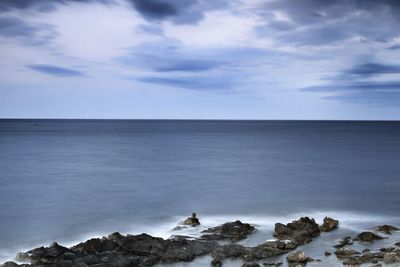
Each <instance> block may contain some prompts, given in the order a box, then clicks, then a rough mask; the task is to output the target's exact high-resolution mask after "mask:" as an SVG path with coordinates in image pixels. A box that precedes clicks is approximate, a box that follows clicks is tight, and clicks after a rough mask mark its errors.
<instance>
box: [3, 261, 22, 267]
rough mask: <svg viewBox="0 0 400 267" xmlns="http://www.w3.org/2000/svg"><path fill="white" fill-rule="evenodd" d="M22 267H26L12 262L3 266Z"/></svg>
mask: <svg viewBox="0 0 400 267" xmlns="http://www.w3.org/2000/svg"><path fill="white" fill-rule="evenodd" d="M20 266H24V265H18V264H16V263H15V262H12V261H7V262H5V263H4V264H3V265H2V267H20Z"/></svg>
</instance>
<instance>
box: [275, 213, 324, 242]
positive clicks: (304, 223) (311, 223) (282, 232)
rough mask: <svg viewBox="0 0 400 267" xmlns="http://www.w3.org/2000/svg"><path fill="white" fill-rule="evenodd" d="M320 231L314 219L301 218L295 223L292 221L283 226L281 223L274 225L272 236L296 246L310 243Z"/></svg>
mask: <svg viewBox="0 0 400 267" xmlns="http://www.w3.org/2000/svg"><path fill="white" fill-rule="evenodd" d="M319 234H320V230H319V227H318V224H317V223H316V222H315V220H314V219H310V218H308V217H302V218H300V219H299V220H297V221H293V222H291V223H288V224H287V225H284V224H282V223H276V224H275V234H274V236H275V237H277V238H278V239H281V240H283V239H287V240H290V241H292V242H294V243H296V244H305V243H308V242H310V241H311V240H312V239H313V238H314V237H317V236H319Z"/></svg>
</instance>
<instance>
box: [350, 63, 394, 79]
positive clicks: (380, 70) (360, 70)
mask: <svg viewBox="0 0 400 267" xmlns="http://www.w3.org/2000/svg"><path fill="white" fill-rule="evenodd" d="M347 73H348V74H356V75H361V76H373V75H379V74H394V73H400V65H387V64H379V63H365V64H361V65H358V66H356V67H354V68H352V69H350V70H348V71H347Z"/></svg>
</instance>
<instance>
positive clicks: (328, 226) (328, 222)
mask: <svg viewBox="0 0 400 267" xmlns="http://www.w3.org/2000/svg"><path fill="white" fill-rule="evenodd" d="M338 226H339V221H338V220H335V219H332V218H330V217H325V218H324V223H323V224H322V225H321V227H320V230H321V231H323V232H330V231H332V230H334V229H336V228H338Z"/></svg>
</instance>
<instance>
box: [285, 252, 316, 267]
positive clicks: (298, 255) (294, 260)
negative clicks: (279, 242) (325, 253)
mask: <svg viewBox="0 0 400 267" xmlns="http://www.w3.org/2000/svg"><path fill="white" fill-rule="evenodd" d="M286 260H287V261H288V264H289V266H296V265H298V264H300V265H305V264H306V263H307V262H309V261H313V259H312V258H310V257H307V256H306V255H305V253H304V252H303V251H297V252H295V253H291V254H289V255H288V256H287V257H286Z"/></svg>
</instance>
